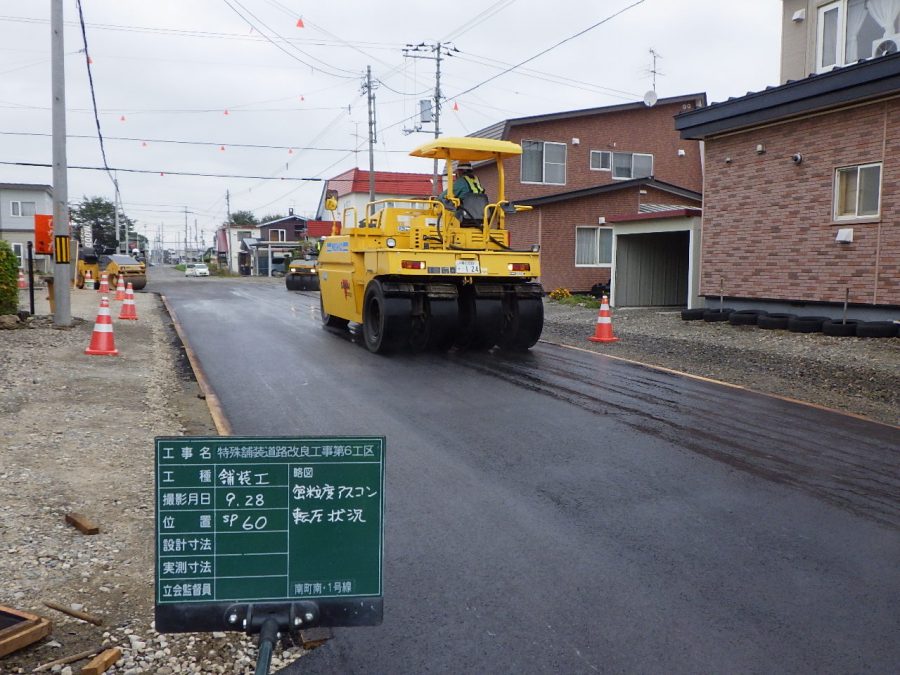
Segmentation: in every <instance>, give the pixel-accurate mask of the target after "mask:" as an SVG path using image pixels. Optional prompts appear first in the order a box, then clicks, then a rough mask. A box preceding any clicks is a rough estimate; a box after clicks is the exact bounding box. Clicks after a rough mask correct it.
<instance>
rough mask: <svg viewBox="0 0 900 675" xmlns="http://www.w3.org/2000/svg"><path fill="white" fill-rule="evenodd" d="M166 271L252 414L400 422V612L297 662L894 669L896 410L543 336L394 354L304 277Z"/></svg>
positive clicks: (237, 427) (335, 423) (237, 407)
mask: <svg viewBox="0 0 900 675" xmlns="http://www.w3.org/2000/svg"><path fill="white" fill-rule="evenodd" d="M153 276H154V282H153V290H154V291H159V292H161V293H164V294H165V295H166V296H167V299H168V300H169V302H170V304H171V305H172V306H173V308H174V309H175V311H176V313H177V315H178V318H179V320H180V322H181V324H182V326H183V328H184V330H185V332H186V334H187V339H188V341H189V343H190V345H191V347H192V348H193V350H194V351H195V352H196V354H197V356H198V358H199V360H200V362H201V365H202V368H203V370H204V371H205V373H206V375H207V377H208V378H209V380H210V382H211V384H212V386H213V387H214V389H215V391H216V393H217V395H218V396H219V398H220V400H221V402H222V405H223V407H224V409H225V411H226V414H227V416H228V418H229V420H230V422H231V424H232V426H233V429H234V433H235V434H240V435H326V434H332V435H378V436H382V435H383V436H385V437H386V438H387V452H386V457H387V461H386V466H387V479H386V515H385V560H384V562H385V565H384V584H385V593H384V598H385V601H384V603H385V620H384V623H383V625H381V626H379V627H374V628H373V627H369V628H354V629H336V630H335V634H336V636H335V638H334V639H332V640H331V641H330V642H328V643H327V644H326V646H324V647H322V648H320V649H318V650H316V651H314V652H312V653H311V654H309V655H308V656H306V657H304V658H303V659H301V660H300V661H299V662H297V663H296V664H295V665H294V666H291V667H290V668H288V669H286V670H285V671H283V672H285V673H301V672H303V673H338V672H339V673H357V672H358V673H399V672H403V673H407V672H408V673H421V672H479V673H482V672H517V673H521V672H544V673H591V672H610V671H612V672H672V673H682V672H683V673H689V672H690V673H696V672H833V673H847V672H884V673H888V672H896V670H897V664H898V663H900V640H898V635H900V609H898V608H900V497H898V495H900V470H898V469H900V431H898V430H897V429H894V428H891V427H887V426H883V425H877V424H872V423H867V422H864V421H861V420H857V419H854V418H851V417H846V416H841V415H838V414H835V413H830V412H827V411H821V410H817V409H814V408H810V407H805V406H801V405H797V404H793V403H789V402H785V401H780V400H778V399H774V398H770V397H765V396H761V395H757V394H753V393H749V392H745V391H742V390H739V389H732V388H728V387H723V386H720V385H715V384H711V383H706V382H699V381H696V380H692V379H688V378H684V377H681V376H678V375H674V374H669V373H663V372H659V371H655V370H650V369H646V368H642V367H638V366H633V365H629V364H625V363H621V362H617V361H613V360H610V359H606V358H603V357H601V356H598V355H596V354H591V353H583V352H578V351H576V350H570V349H564V348H560V347H555V346H552V345H545V344H541V345H539V346H538V347H537V348H535V349H534V350H533V351H532V352H531V353H530V354H527V355H523V356H515V357H504V356H502V355H496V354H476V355H457V354H453V353H451V354H448V355H417V356H410V355H407V356H395V357H387V358H386V357H381V356H376V355H372V354H369V353H368V352H367V351H366V349H365V347H363V346H362V345H361V344H358V343H357V342H356V341H355V340H354V338H353V337H352V336H351V335H350V334H347V333H335V332H331V331H326V330H323V329H322V328H321V327H320V326H319V324H318V295H317V294H316V293H293V292H288V291H286V290H285V288H284V284H283V281H271V282H270V281H258V280H246V279H244V280H234V281H229V280H219V279H189V280H185V279H183V278H181V277H180V276H174V275H167V274H166V271H164V270H162V271H157V272H156V273H155V274H154V275H153ZM169 279H171V281H169ZM147 290H148V291H149V290H151V289H150V288H149V287H148V289H147Z"/></svg>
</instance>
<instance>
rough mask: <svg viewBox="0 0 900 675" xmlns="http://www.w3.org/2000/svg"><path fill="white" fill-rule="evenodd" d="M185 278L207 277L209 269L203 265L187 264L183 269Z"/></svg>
mask: <svg viewBox="0 0 900 675" xmlns="http://www.w3.org/2000/svg"><path fill="white" fill-rule="evenodd" d="M184 276H186V277H208V276H209V268H208V267H207V266H206V264H204V263H188V264H187V265H185V267H184Z"/></svg>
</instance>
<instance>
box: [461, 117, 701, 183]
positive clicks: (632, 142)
mask: <svg viewBox="0 0 900 675" xmlns="http://www.w3.org/2000/svg"><path fill="white" fill-rule="evenodd" d="M681 112H683V110H682V104H680V103H677V104H668V105H660V106H656V107H653V108H639V109H635V110H626V111H620V112H612V113H605V114H602V115H593V116H586V117H575V118H569V119H562V120H553V121H549V122H541V123H537V124H528V125H519V126H514V127H512V129H511V131H510V136H509V137H508V138H507V139H505V140H509V141H513V142H514V143H521V142H522V141H525V140H531V141H551V142H554V143H565V144H566V184H565V185H534V184H530V183H522V182H521V168H522V165H521V159H520V158H518V157H517V158H512V159H508V160H506V161H505V162H504V171H505V172H506V189H507V198H509V199H531V198H534V197H542V196H545V195H551V194H557V193H560V192H570V191H572V190H580V189H582V188H587V187H595V186H597V185H606V184H608V183H614V182H616V181H614V180H613V179H612V172H610V171H592V170H591V168H590V154H591V151H592V150H608V151H611V152H639V153H649V154H652V155H653V174H654V177H655V178H657V179H658V180H661V181H665V182H667V183H672V184H674V185H678V186H679V187H683V188H687V189H689V190H694V191H696V192H700V190H701V187H702V183H703V179H702V174H701V167H700V144H699V142H697V141H689V140H682V139H681V138H679V134H678V132H677V131H675V122H674V119H673V118H674V116H675V115H677V114H678V113H681ZM573 138H578V139H579V144H578V145H573V144H572V139H573ZM679 149H681V150H684V151H685V156H684V157H679V156H678V150H679ZM478 175H479V178H480V179H481V182H482V184H483V185H484V186H485V188H486V189H487V191H488V193H489V194H490V195H491V196H492V197H493V196H494V195H495V194H496V180H495V175H496V172H495V171H494V169H493V168H486V169H484V170H482V171H479V172H478Z"/></svg>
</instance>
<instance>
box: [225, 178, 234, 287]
mask: <svg viewBox="0 0 900 675" xmlns="http://www.w3.org/2000/svg"><path fill="white" fill-rule="evenodd" d="M225 218H226V221H225V255H226V256H227V257H228V273H229V274H230V273H231V272H233V271H234V270H233V269H232V267H231V193H230V192H229V191H228V190H225Z"/></svg>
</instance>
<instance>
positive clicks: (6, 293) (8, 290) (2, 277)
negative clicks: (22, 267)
mask: <svg viewBox="0 0 900 675" xmlns="http://www.w3.org/2000/svg"><path fill="white" fill-rule="evenodd" d="M18 310H19V261H18V259H17V258H16V254H15V253H13V250H12V246H10V245H9V242H7V241H0V314H15V313H16V312H17V311H18Z"/></svg>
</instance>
